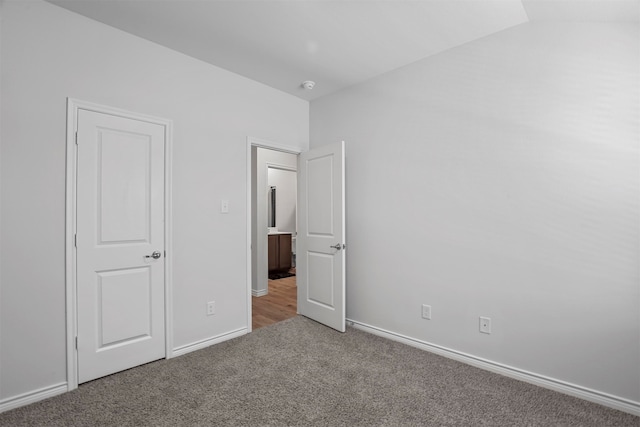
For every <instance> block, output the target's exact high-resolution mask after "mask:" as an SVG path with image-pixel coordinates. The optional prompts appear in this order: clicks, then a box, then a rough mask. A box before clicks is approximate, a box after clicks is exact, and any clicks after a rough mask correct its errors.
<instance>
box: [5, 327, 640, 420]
mask: <svg viewBox="0 0 640 427" xmlns="http://www.w3.org/2000/svg"><path fill="white" fill-rule="evenodd" d="M482 425H487V426H599V427H600V426H634V427H638V426H639V425H640V418H639V417H634V416H632V415H629V414H626V413H623V412H619V411H615V410H612V409H609V408H606V407H603V406H600V405H596V404H593V403H590V402H586V401H583V400H580V399H577V398H573V397H570V396H566V395H563V394H560V393H556V392H553V391H550V390H546V389H543V388H539V387H536V386H533V385H530V384H527V383H523V382H520V381H516V380H513V379H510V378H506V377H503V376H500V375H496V374H492V373H489V372H486V371H483V370H481V369H478V368H474V367H472V366H468V365H465V364H462V363H459V362H456V361H453V360H449V359H446V358H443V357H440V356H437V355H434V354H431V353H428V352H425V351H422V350H419V349H416V348H413V347H409V346H406V345H403V344H400V343H397V342H393V341H389V340H386V339H383V338H380V337H377V336H374V335H371V334H367V333H365V332H362V331H359V330H355V329H352V328H349V329H348V330H347V332H346V333H344V334H340V333H338V332H335V331H333V330H331V329H329V328H326V327H324V326H322V325H319V324H317V323H315V322H313V321H311V320H308V319H306V318H304V317H300V316H298V317H295V318H293V319H289V320H286V321H284V322H281V323H278V324H275V325H273V326H268V327H265V328H261V329H258V330H256V331H255V332H253V333H251V334H248V335H246V336H243V337H240V338H236V339H234V340H231V341H227V342H224V343H221V344H218V345H215V346H212V347H209V348H206V349H203V350H199V351H196V352H193V353H189V354H187V355H184V356H180V357H177V358H175V359H171V360H160V361H157V362H153V363H149V364H147V365H143V366H140V367H137V368H134V369H130V370H128V371H124V372H120V373H117V374H114V375H111V376H108V377H105V378H102V379H98V380H95V381H92V382H89V383H86V384H83V385H81V386H80V387H79V388H78V389H77V390H75V391H73V392H70V393H65V394H63V395H59V396H56V397H53V398H50V399H47V400H45V401H41V402H37V403H34V404H32V405H29V406H26V407H22V408H18V409H14V410H12V411H8V412H5V413H3V414H0V426H482Z"/></svg>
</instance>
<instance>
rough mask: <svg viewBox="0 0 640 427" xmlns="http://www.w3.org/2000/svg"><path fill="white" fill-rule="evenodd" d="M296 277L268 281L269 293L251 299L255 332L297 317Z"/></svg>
mask: <svg viewBox="0 0 640 427" xmlns="http://www.w3.org/2000/svg"><path fill="white" fill-rule="evenodd" d="M297 295H298V288H297V285H296V276H291V277H286V278H284V279H278V280H269V293H268V294H267V295H264V296H261V297H255V296H254V297H251V307H252V316H251V320H252V322H251V323H252V329H253V330H256V329H258V328H261V327H263V326H268V325H271V324H274V323H277V322H282V321H283V320H286V319H289V318H291V317H295V316H296V315H297Z"/></svg>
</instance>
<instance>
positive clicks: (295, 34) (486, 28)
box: [47, 0, 640, 100]
mask: <svg viewBox="0 0 640 427" xmlns="http://www.w3.org/2000/svg"><path fill="white" fill-rule="evenodd" d="M47 1H49V2H50V3H53V4H56V5H58V6H61V7H63V8H65V9H68V10H71V11H74V12H76V13H79V14H81V15H84V16H86V17H89V18H92V19H95V20H97V21H100V22H102V23H105V24H107V25H110V26H113V27H115V28H119V29H121V30H123V31H126V32H128V33H131V34H134V35H136V36H139V37H142V38H145V39H147V40H150V41H153V42H155V43H158V44H160V45H163V46H166V47H168V48H171V49H174V50H176V51H179V52H182V53H184V54H186V55H189V56H192V57H194V58H198V59H200V60H202V61H205V62H208V63H211V64H213V65H216V66H218V67H221V68H224V69H227V70H229V71H232V72H234V73H236V74H240V75H243V76H245V77H248V78H250V79H253V80H256V81H259V82H262V83H264V84H266V85H268V86H271V87H274V88H276V89H280V90H282V91H284V92H287V93H290V94H292V95H295V96H298V97H300V98H302V99H306V100H312V99H315V98H318V97H320V96H323V95H327V94H330V93H332V92H335V91H338V90H340V89H343V88H346V87H349V86H351V85H354V84H357V83H360V82H363V81H365V80H368V79H370V78H372V77H375V76H377V75H380V74H383V73H386V72H388V71H391V70H393V69H396V68H399V67H402V66H404V65H407V64H410V63H412V62H415V61H418V60H420V59H423V58H425V57H427V56H430V55H433V54H436V53H438V52H442V51H444V50H446V49H450V48H452V47H455V46H459V45H461V44H464V43H467V42H469V41H472V40H475V39H478V38H480V37H484V36H486V35H489V34H492V33H495V32H498V31H501V30H504V29H506V28H509V27H512V26H515V25H519V24H522V23H525V22H528V21H570V22H619V21H632V22H638V17H639V16H640V7H639V5H640V0H380V1H377V0H339V1H338V0H333V1H331V0H253V1H250V0H47ZM305 80H312V81H314V82H315V83H316V85H315V87H314V89H313V90H306V89H304V88H303V87H302V84H301V83H302V82H303V81H305Z"/></svg>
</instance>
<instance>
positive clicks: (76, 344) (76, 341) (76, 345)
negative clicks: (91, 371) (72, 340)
mask: <svg viewBox="0 0 640 427" xmlns="http://www.w3.org/2000/svg"><path fill="white" fill-rule="evenodd" d="M77 349H78V337H76V350H77Z"/></svg>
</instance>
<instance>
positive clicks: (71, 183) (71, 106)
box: [65, 98, 173, 391]
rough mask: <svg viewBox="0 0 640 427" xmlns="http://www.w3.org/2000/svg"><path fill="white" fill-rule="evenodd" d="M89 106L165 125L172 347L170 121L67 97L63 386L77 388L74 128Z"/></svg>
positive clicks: (168, 351) (169, 339)
mask: <svg viewBox="0 0 640 427" xmlns="http://www.w3.org/2000/svg"><path fill="white" fill-rule="evenodd" d="M79 110H89V111H94V112H98V113H104V114H110V115H114V116H120V117H125V118H129V119H134V120H140V121H145V122H149V123H154V124H157V125H160V126H164V129H165V149H164V151H165V152H164V154H165V177H164V188H165V194H164V196H165V199H164V234H165V250H166V257H165V263H164V278H165V280H164V293H165V307H164V310H165V357H166V358H167V359H169V358H170V357H172V350H173V311H172V298H171V296H172V264H173V262H172V260H173V250H172V249H173V247H172V240H171V224H172V215H171V213H172V212H171V206H172V201H171V166H172V162H171V160H172V136H173V122H172V121H171V120H167V119H161V118H158V117H152V116H149V115H145V114H139V113H133V112H130V111H125V110H121V109H119V108H113V107H108V106H104V105H99V104H94V103H91V102H86V101H81V100H78V99H73V98H67V168H66V215H65V216H66V225H65V226H66V229H65V290H66V312H67V319H66V330H67V341H66V342H67V390H68V391H71V390H74V389H76V388H78V351H77V349H76V337H77V327H78V307H77V301H76V290H77V277H76V271H77V270H76V248H75V231H76V222H77V218H76V197H77V195H76V181H77V171H78V164H77V150H76V147H77V146H76V132H77V129H78V111H79Z"/></svg>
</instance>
